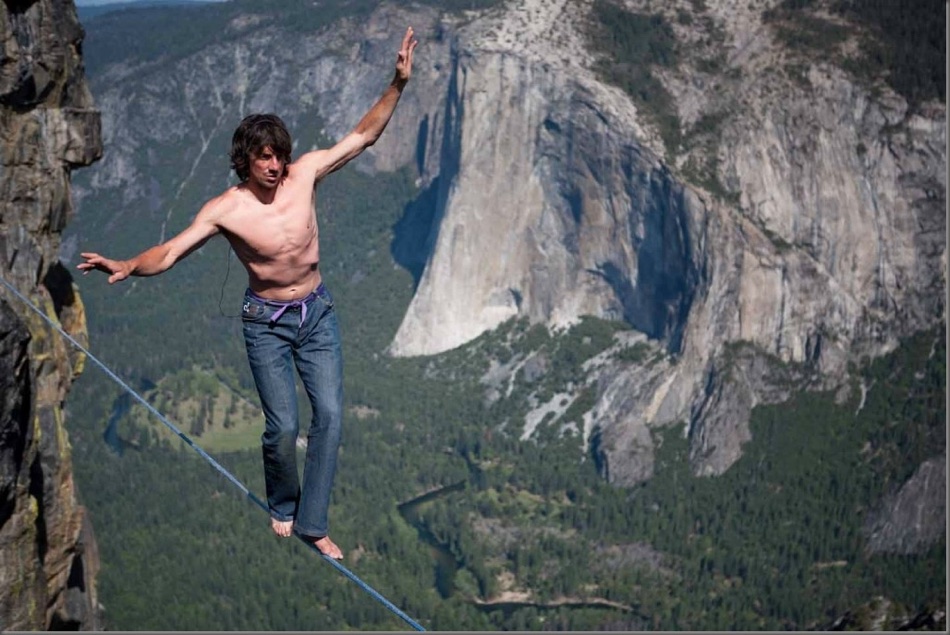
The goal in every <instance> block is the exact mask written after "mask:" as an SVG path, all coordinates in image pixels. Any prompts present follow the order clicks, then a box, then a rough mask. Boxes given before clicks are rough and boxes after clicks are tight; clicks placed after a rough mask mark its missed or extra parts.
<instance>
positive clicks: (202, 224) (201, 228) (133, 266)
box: [77, 197, 223, 284]
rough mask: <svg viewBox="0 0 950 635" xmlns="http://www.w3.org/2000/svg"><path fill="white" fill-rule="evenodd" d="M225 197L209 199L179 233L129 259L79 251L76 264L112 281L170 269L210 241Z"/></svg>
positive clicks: (84, 270)
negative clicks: (110, 257)
mask: <svg viewBox="0 0 950 635" xmlns="http://www.w3.org/2000/svg"><path fill="white" fill-rule="evenodd" d="M222 199H223V197H218V198H216V199H213V200H212V201H210V202H208V203H207V204H206V205H205V206H204V207H202V208H201V211H200V212H198V214H197V216H195V219H194V220H193V221H192V222H191V224H190V225H189V226H188V227H186V228H185V229H184V230H183V231H182V232H181V233H180V234H178V235H177V236H175V237H174V238H171V239H169V240H168V241H166V242H164V243H162V244H161V245H155V246H154V247H152V248H150V249H146V250H145V251H143V252H142V253H140V254H139V255H137V256H134V257H132V258H130V259H129V260H111V259H109V258H106V257H104V256H100V255H99V254H97V253H92V252H83V253H81V254H79V255H80V256H82V258H83V262H81V263H79V264H78V265H77V268H78V269H79V270H80V271H82V272H83V275H85V274H87V273H89V272H90V271H93V270H99V271H103V272H105V273H108V274H109V284H115V283H116V282H120V281H122V280H125V279H126V278H128V277H129V276H154V275H158V274H160V273H162V272H164V271H168V270H169V269H171V268H172V267H173V266H174V265H175V263H177V262H178V261H179V260H181V259H182V258H184V257H185V256H187V255H188V254H190V253H191V252H193V251H194V250H196V249H198V248H199V247H201V246H202V245H203V244H205V243H206V242H208V239H209V238H211V237H212V236H214V235H215V234H217V233H218V231H219V230H218V225H217V223H216V222H214V220H213V219H214V218H215V217H216V216H217V214H219V213H220V211H221V206H222V205H223V201H222Z"/></svg>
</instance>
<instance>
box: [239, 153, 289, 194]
mask: <svg viewBox="0 0 950 635" xmlns="http://www.w3.org/2000/svg"><path fill="white" fill-rule="evenodd" d="M250 158H251V165H250V175H249V179H248V180H250V181H253V182H255V183H256V184H257V185H260V186H261V187H263V188H265V189H273V188H275V187H277V184H278V183H280V179H281V177H282V176H283V174H284V162H283V161H281V160H280V159H279V158H277V155H276V154H274V151H273V150H272V149H271V147H270V146H264V147H263V148H262V149H261V150H260V151H259V152H251V153H250Z"/></svg>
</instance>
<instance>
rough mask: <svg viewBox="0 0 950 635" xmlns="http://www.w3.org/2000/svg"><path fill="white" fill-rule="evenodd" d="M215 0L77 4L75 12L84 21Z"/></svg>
mask: <svg viewBox="0 0 950 635" xmlns="http://www.w3.org/2000/svg"><path fill="white" fill-rule="evenodd" d="M217 1H219V0H142V1H140V2H114V3H111V4H97V5H91V6H78V7H76V12H77V13H78V14H79V20H80V22H83V23H85V22H86V21H88V20H91V19H92V18H95V17H98V16H101V15H105V14H107V13H113V12H116V11H127V10H135V9H147V8H152V7H178V6H182V5H192V4H205V3H208V2H217Z"/></svg>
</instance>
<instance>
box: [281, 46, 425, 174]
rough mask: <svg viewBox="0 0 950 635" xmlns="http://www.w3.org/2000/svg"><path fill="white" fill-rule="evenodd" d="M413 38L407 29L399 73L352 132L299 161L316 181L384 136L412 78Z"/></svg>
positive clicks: (401, 48)
mask: <svg viewBox="0 0 950 635" xmlns="http://www.w3.org/2000/svg"><path fill="white" fill-rule="evenodd" d="M412 35H413V32H412V27H409V28H408V29H406V35H405V36H404V37H403V39H402V46H401V47H400V49H399V53H398V54H397V56H396V72H395V75H394V76H393V80H392V82H390V84H389V86H387V87H386V90H385V91H384V92H383V95H382V96H381V97H380V98H379V100H378V101H377V102H376V103H375V104H374V105H373V107H372V108H370V109H369V111H368V112H367V113H366V114H365V115H364V116H363V118H362V119H360V122H359V123H358V124H356V127H355V128H354V129H353V130H352V132H350V133H349V134H347V135H346V136H345V137H343V138H342V139H341V140H340V141H339V142H338V143H337V144H336V145H334V146H333V147H332V148H328V149H326V150H317V151H316V152H309V153H307V154H305V155H303V156H301V157H300V159H298V160H297V161H296V163H295V165H296V166H299V167H300V168H303V169H304V170H311V171H312V172H313V180H314V182H316V181H319V180H320V179H322V178H323V177H324V176H326V175H327V174H330V173H331V172H335V171H336V170H339V169H340V168H342V167H343V166H344V165H346V164H347V163H348V162H349V161H351V160H352V159H355V158H356V157H357V156H359V155H360V153H361V152H363V150H365V149H366V148H368V147H369V146H371V145H373V144H374V143H376V140H377V139H379V136H380V135H381V134H383V130H385V128H386V124H388V123H389V120H390V119H391V118H392V116H393V112H394V111H395V110H396V104H398V103H399V97H400V96H401V95H402V91H403V88H405V87H406V84H407V83H408V82H409V77H410V75H412V54H413V51H415V50H416V45H417V44H419V41H418V40H414V39H413V38H412Z"/></svg>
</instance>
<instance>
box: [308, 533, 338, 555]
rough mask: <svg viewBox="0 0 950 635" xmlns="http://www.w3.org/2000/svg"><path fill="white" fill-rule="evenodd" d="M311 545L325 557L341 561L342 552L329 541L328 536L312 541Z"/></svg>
mask: <svg viewBox="0 0 950 635" xmlns="http://www.w3.org/2000/svg"><path fill="white" fill-rule="evenodd" d="M313 545H314V546H315V547H316V548H317V549H318V550H319V551H320V553H322V554H323V555H325V556H329V557H331V558H333V559H334V560H342V559H343V551H341V550H340V548H339V547H337V546H336V544H335V543H334V542H333V541H332V540H330V536H324V537H323V538H318V539H317V540H314V541H313Z"/></svg>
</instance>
